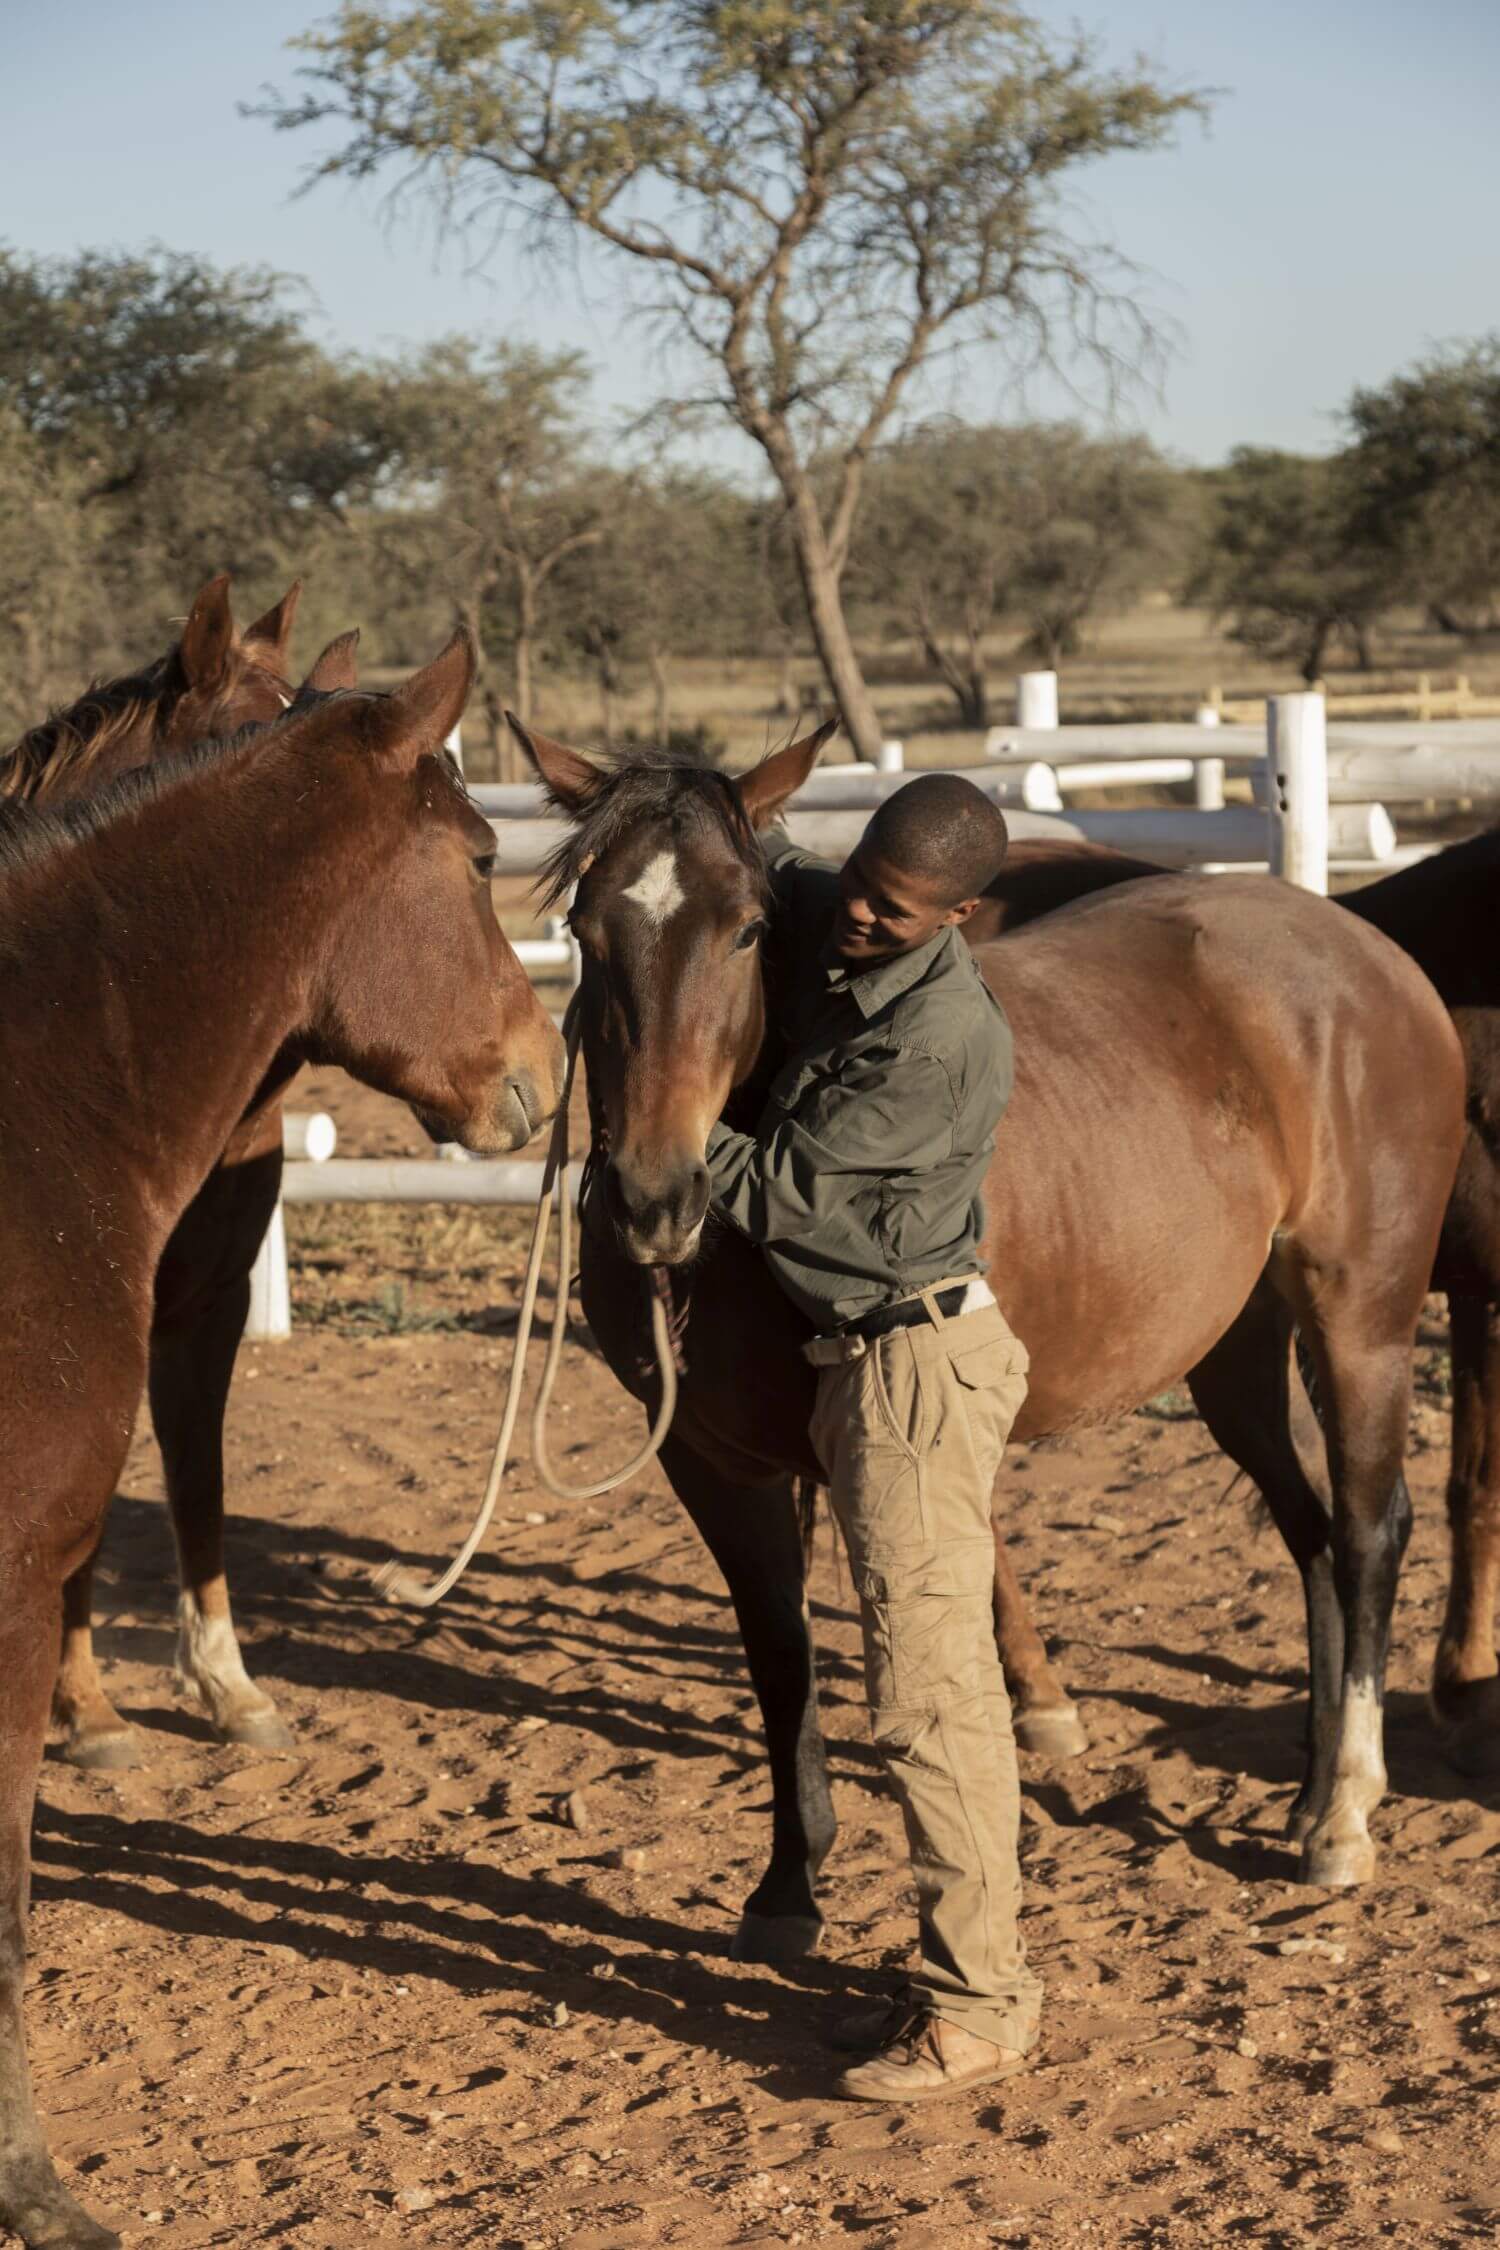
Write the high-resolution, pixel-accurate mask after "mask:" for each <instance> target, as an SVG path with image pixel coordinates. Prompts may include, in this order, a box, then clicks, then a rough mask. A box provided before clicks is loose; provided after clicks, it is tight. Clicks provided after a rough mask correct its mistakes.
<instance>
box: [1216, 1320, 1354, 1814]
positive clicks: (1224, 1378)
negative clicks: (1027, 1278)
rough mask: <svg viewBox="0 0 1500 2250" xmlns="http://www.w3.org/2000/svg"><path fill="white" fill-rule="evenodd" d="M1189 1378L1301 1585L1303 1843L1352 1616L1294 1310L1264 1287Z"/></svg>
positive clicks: (1333, 1747)
mask: <svg viewBox="0 0 1500 2250" xmlns="http://www.w3.org/2000/svg"><path fill="white" fill-rule="evenodd" d="M1187 1380H1188V1388H1189V1390H1190V1391H1191V1392H1192V1395H1193V1403H1194V1404H1195V1406H1196V1407H1197V1409H1198V1411H1199V1413H1200V1414H1201V1415H1202V1417H1203V1419H1204V1421H1205V1423H1206V1424H1207V1426H1208V1430H1209V1434H1210V1436H1211V1437H1212V1438H1213V1439H1214V1442H1215V1443H1216V1444H1217V1445H1220V1446H1222V1447H1223V1449H1224V1451H1225V1452H1226V1453H1227V1454H1228V1455H1229V1458H1230V1460H1231V1461H1233V1462H1235V1463H1236V1464H1237V1466H1238V1467H1240V1468H1242V1469H1243V1470H1244V1471H1245V1473H1246V1475H1247V1476H1249V1477H1250V1478H1252V1479H1253V1481H1254V1482H1255V1484H1256V1485H1258V1487H1259V1488H1260V1492H1261V1496H1262V1498H1263V1499H1264V1500H1265V1503H1266V1506H1267V1507H1268V1508H1269V1509H1270V1511H1271V1516H1272V1519H1273V1521H1274V1522H1275V1525H1276V1528H1277V1530H1278V1531H1279V1532H1280V1533H1281V1536H1282V1538H1283V1539H1284V1540H1285V1542H1286V1545H1287V1548H1288V1550H1289V1552H1290V1554H1291V1557H1292V1560H1293V1561H1294V1562H1295V1563H1296V1565H1297V1569H1298V1572H1299V1574H1300V1576H1301V1579H1302V1599H1303V1604H1304V1607H1305V1609H1306V1613H1307V1682H1308V1698H1307V1724H1306V1730H1305V1735H1304V1743H1305V1749H1306V1766H1305V1769H1304V1774H1303V1781H1302V1786H1301V1788H1300V1789H1299V1790H1298V1792H1297V1795H1296V1797H1295V1798H1294V1799H1293V1801H1292V1804H1291V1808H1290V1810H1289V1812H1288V1815H1287V1833H1288V1835H1289V1836H1291V1837H1292V1839H1293V1840H1294V1841H1295V1842H1297V1843H1301V1842H1302V1841H1303V1840H1304V1839H1305V1838H1306V1836H1307V1835H1308V1833H1309V1831H1310V1830H1311V1829H1312V1827H1313V1824H1314V1822H1315V1821H1316V1820H1317V1818H1318V1816H1319V1814H1320V1813H1321V1812H1322V1810H1323V1808H1324V1806H1325V1805H1326V1804H1327V1802H1328V1800H1329V1797H1330V1796H1331V1794H1332V1791H1333V1784H1334V1768H1335V1761H1336V1756H1337V1751H1338V1739H1339V1735H1338V1718H1339V1699H1340V1694H1341V1691H1342V1686H1343V1677H1344V1619H1343V1612H1342V1611H1341V1609H1340V1606H1339V1598H1338V1592H1337V1589H1336V1587H1335V1584H1334V1569H1333V1554H1332V1548H1331V1543H1330V1524H1329V1513H1328V1507H1327V1505H1326V1502H1325V1498H1324V1494H1325V1492H1326V1490H1327V1471H1326V1464H1325V1460H1324V1446H1323V1438H1322V1433H1321V1431H1320V1430H1319V1428H1318V1425H1317V1421H1316V1418H1315V1417H1314V1415H1313V1411H1312V1408H1311V1405H1310V1404H1309V1402H1308V1398H1307V1393H1306V1391H1305V1390H1304V1389H1303V1386H1302V1381H1301V1378H1300V1376H1299V1375H1298V1373H1297V1370H1296V1364H1295V1361H1294V1359H1293V1356H1292V1314H1291V1311H1290V1309H1289V1308H1288V1306H1286V1305H1285V1304H1284V1303H1283V1302H1282V1301H1281V1299H1280V1298H1279V1297H1278V1296H1276V1294H1275V1293H1274V1291H1273V1290H1272V1289H1271V1288H1270V1287H1269V1286H1268V1285H1267V1284H1266V1283H1265V1282H1262V1283H1261V1284H1260V1286H1259V1287H1258V1288H1257V1290H1256V1292H1255V1294H1254V1296H1253V1297H1252V1298H1251V1299H1250V1302H1249V1303H1248V1305H1246V1307H1245V1309H1244V1311H1243V1312H1242V1313H1241V1314H1240V1316H1239V1319H1238V1320H1237V1321H1235V1323H1234V1325H1233V1326H1232V1327H1231V1328H1230V1329H1229V1330H1228V1331H1227V1333H1226V1334H1225V1335H1223V1336H1222V1337H1221V1338H1220V1339H1219V1341H1218V1343H1217V1344H1215V1346H1214V1348H1213V1350H1212V1351H1211V1352H1209V1353H1208V1354H1207V1356H1206V1357H1205V1358H1204V1359H1202V1360H1200V1361H1199V1363H1198V1365H1197V1366H1196V1367H1195V1368H1193V1370H1192V1371H1191V1373H1190V1374H1189V1376H1188V1379H1187Z"/></svg>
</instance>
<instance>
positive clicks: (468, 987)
mask: <svg viewBox="0 0 1500 2250" xmlns="http://www.w3.org/2000/svg"><path fill="white" fill-rule="evenodd" d="M343 662H344V657H343V656H342V655H341V653H340V652H339V650H338V649H337V646H336V648H335V652H334V655H333V657H332V658H331V660H330V665H329V666H328V667H315V668H314V671H313V673H312V674H311V675H310V676H309V681H308V683H307V686H306V689H305V691H304V693H303V695H302V696H301V697H299V699H298V701H297V702H296V704H295V705H294V706H293V707H292V709H291V710H289V711H288V712H287V713H286V715H285V717H283V718H281V719H279V720H278V721H277V722H276V723H274V724H272V725H271V726H269V727H267V728H264V729H259V730H252V731H251V732H250V733H249V735H248V736H243V737H236V738H232V739H231V740H230V741H229V742H227V743H224V744H219V745H208V746H206V747H205V748H203V749H201V750H199V751H195V752H193V753H191V754H189V755H188V756H187V757H185V758H183V759H180V760H171V761H166V762H162V763H159V764H154V765H152V766H150V767H147V768H145V769H143V770H142V771H140V772H139V773H137V774H133V775H130V776H128V777H127V778H126V779H124V780H123V781H120V782H118V783H115V784H113V785H112V786H111V787H109V788H106V789H105V790H104V791H103V792H102V793H101V794H99V795H98V796H95V797H91V798H89V799H88V800H86V801H85V802H83V803H81V804H78V805H75V806H72V807H69V808H67V809H65V810H63V811H61V812H59V813H57V814H51V815H48V814H40V815H37V816H36V817H35V818H32V819H28V820H26V821H25V822H22V823H19V824H14V825H12V826H10V827H9V828H8V829H6V830H5V831H4V832H3V835H0V962H3V973H4V985H5V1009H4V1015H3V1019H0V1020H3V1028H0V1049H3V1056H4V1064H5V1067H4V1069H3V1070H0V1213H3V1218H0V1227H3V1232H4V1249H5V1255H4V1258H3V1261H0V1299H3V1302H0V1446H3V1450H4V1453H5V1458H6V1461H7V1464H8V1474H9V1480H10V1496H9V1500H8V1504H7V1506H6V1509H5V1511H4V1514H3V1518H0V1583H3V1585H4V1588H5V1602H4V1609H3V1616H0V1671H3V1675H4V1678H5V1683H6V1694H5V1699H4V1706H3V1711H0V2219H3V2220H4V2221H5V2222H7V2223H8V2224H9V2225H10V2226H12V2227H14V2229H15V2230H16V2232H17V2233H18V2234H20V2235H21V2236H22V2237H23V2238H24V2239H25V2240H26V2241H28V2242H30V2243H33V2244H46V2245H48V2246H53V2245H65V2246H68V2250H83V2246H85V2245H88V2246H98V2245H100V2244H104V2243H107V2242H111V2241H113V2239H114V2238H113V2237H112V2236H110V2235H108V2234H107V2233H106V2232H105V2230H103V2229H102V2228H100V2227H98V2226H97V2225H95V2223H94V2222H93V2221H92V2220H91V2219H90V2218H89V2217H88V2215H87V2214H86V2213H85V2212H84V2211H83V2210H82V2209H81V2208H80V2207H79V2205H78V2204H77V2203H76V2202H75V2201H74V2200H73V2198H72V2197H71V2196H70V2195H69V2194H68V2192H67V2191H66V2190H65V2189H64V2188H63V2186H62V2185H61V2183H60V2181H59V2180H58V2178H57V2175H56V2173H55V2172H54V2170H53V2168H52V2164H51V2161H50V2159H49V2157H48V2155H47V2151H46V2147H45V2144H44V2142H43V2139H42V2136H41V2132H40V2129H39V2127H38V2125H37V2122H36V2118H35V2115H34V2112H33V2109H32V2102H31V2091H30V2084H29V2077H28V2073H27V2068H26V2060H25V2047H24V2039H23V2031H22V2020H21V1989H22V1973H23V1965H24V1951H25V1946H24V1918H25V1897H26V1889H27V1858H28V1854H27V1842H28V1833H29V1828H30V1822H31V1810H32V1801H33V1797H34V1794H35V1787H36V1777H37V1771H38V1767H39V1764H40V1760H41V1752H42V1742H43V1737H44V1734H45V1730H46V1725H47V1713H48V1705H49V1701H50V1698H51V1693H52V1686H53V1678H54V1674H55V1671H56V1667H57V1649H58V1637H57V1636H58V1614H59V1604H60V1599H61V1593H62V1587H63V1583H64V1581H65V1579H66V1578H67V1577H68V1575H69V1573H70V1572H71V1571H73V1570H75V1569H76V1568H77V1566H78V1564H79V1563H80V1562H81V1561H82V1560H83V1558H84V1557H85V1556H87V1555H88V1554H90V1553H91V1552H92V1551H93V1547H94V1543H95V1541H96V1540H97V1538H98V1535H99V1528H100V1524H101V1522H102V1519H103V1515H104V1511H105V1509H106V1508H107V1506H108V1503H109V1500H110V1496H111V1494H112V1493H113V1491H114V1489H115V1484H116V1480H117V1478H118V1476H119V1473H120V1469H121V1466H122V1464H123V1462H124V1459H125V1454H126V1450H127V1447H128V1445H129V1442H130V1436H131V1431H132V1427H133V1425H134V1421H135V1415H136V1409H137V1406H138V1403H139V1400H140V1396H141V1391H142V1386H143V1384H144V1382H145V1380H146V1374H147V1366H148V1360H149V1356H150V1350H151V1341H152V1337H151V1329H152V1282H153V1277H154V1275H155V1274H156V1271H157V1267H158V1264H159V1261H160V1259H161V1257H162V1254H163V1251H164V1250H165V1248H166V1246H167V1244H168V1242H169V1241H170V1240H171V1238H172V1234H173V1230H174V1228H175V1227H177V1226H178V1225H179V1224H180V1222H181V1219H182V1214H183V1212H184V1211H185V1210H186V1209H187V1208H188V1206H189V1204H190V1203H191V1201H192V1199H193V1197H194V1196H195V1195H196V1194H197V1193H198V1191H199V1190H200V1189H201V1187H202V1184H203V1182H204V1180H205V1178H206V1177H207V1176H208V1174H209V1173H210V1172H211V1170H212V1169H213V1167H214V1165H215V1164H216V1163H218V1161H219V1159H220V1157H221V1154H222V1152H223V1150H224V1148H225V1146H226V1144H227V1143H228V1141H229V1139H230V1136H231V1134H232V1133H233V1131H234V1128H235V1126H236V1124H237V1122H238V1121H239V1120H240V1119H242V1118H243V1117H244V1116H245V1115H246V1113H247V1111H248V1110H249V1109H250V1107H251V1105H252V1103H253V1101H254V1099H255V1096H256V1093H257V1090H258V1089H259V1088H260V1087H262V1086H263V1085H264V1084H265V1082H266V1079H267V1076H268V1074H269V1073H270V1072H271V1071H272V1070H273V1068H274V1067H275V1066H276V1065H277V1063H278V1058H282V1057H284V1056H286V1055H287V1054H289V1053H290V1054H291V1055H293V1056H295V1057H305V1058H306V1059H308V1060H312V1061H318V1062H326V1063H331V1064H337V1065H339V1066H341V1067H342V1068H344V1069H346V1070H349V1071H351V1072H352V1073H353V1074H354V1075H355V1076H356V1077H358V1078H361V1079H363V1080H364V1081H365V1082H366V1083H367V1084H369V1085H371V1086H374V1087H376V1088H377V1089H378V1090H379V1091H381V1092H383V1093H386V1094H391V1095H394V1096H395V1097H397V1098H398V1099H399V1100H402V1101H405V1102H407V1103H408V1104H410V1105H411V1107H412V1108H413V1109H414V1110H415V1111H416V1112H417V1114H418V1115H419V1116H420V1117H421V1119H422V1120H423V1121H424V1123H426V1124H427V1125H428V1126H429V1127H430V1128H431V1129H435V1130H438V1131H440V1132H441V1133H442V1134H443V1136H444V1137H445V1138H447V1139H451V1140H457V1141H461V1142H463V1143H464V1144H465V1145H466V1146H468V1147H469V1148H472V1149H475V1150H477V1151H480V1152H483V1153H486V1154H490V1153H496V1152H501V1151H506V1150H510V1149H513V1148H516V1147H518V1146H520V1145H521V1143H522V1142H524V1141H525V1140H526V1139H528V1138H529V1137H530V1135H531V1133H532V1132H533V1131H534V1130H535V1128H536V1126H537V1125H538V1124H540V1123H541V1122H542V1120H543V1119H544V1118H545V1117H546V1116H548V1115H549V1114H550V1113H551V1111H552V1110H553V1109H554V1108H555V1107H556V1103H557V1099H558V1096H559V1093H560V1090H561V1076H562V1043H561V1041H560V1039H559V1038H558V1035H557V1032H556V1030H555V1029H554V1027H553V1025H552V1023H551V1021H550V1020H549V1018H548V1017H547V1015H546V1014H545V1012H544V1011H543V1009H542V1007H541V1005H540V1003H539V1002H538V1000H537V998H536V995H535V994H534V993H533V991H532V989H531V987H530V985H529V984H528V983H527V981H526V978H525V976H524V974H523V973H522V970H521V967H520V964H519V963H518V962H517V960H516V958H515V955H514V954H513V953H512V952H511V950H510V948H509V946H508V945H507V944H506V942H505V940H504V938H503V937H502V936H501V933H500V930H499V927H498V924H497V923H496V920H495V914H494V908H493V904H492V901H491V895H490V875H491V871H492V867H493V859H494V838H493V835H492V833H491V831H490V829H489V826H488V824H487V823H486V822H485V821H484V820H483V819H482V818H481V817H480V815H479V814H478V812H477V811H476V810H475V809H474V807H473V805H472V804H471V803H470V801H469V799H468V797H467V795H466V793H465V791H464V789H463V786H462V783H461V781H460V779H459V777H458V774H457V772H456V770H455V768H454V767H453V765H452V762H451V760H450V759H448V757H447V756H446V755H445V753H444V751H443V742H444V738H445V737H446V735H447V734H448V732H449V731H450V729H451V728H452V727H453V726H454V724H455V723H456V721H457V719H458V716H459V714H460V712H461V711H462V709H463V705H464V702H465V699H466V697H467V695H468V692H469V687H470V685H471V682H472V679H473V671H474V658H473V650H472V647H471V645H470V643H469V642H468V641H467V639H466V638H464V637H462V636H460V637H456V638H455V639H454V640H453V641H452V642H451V643H450V644H449V646H448V648H447V649H445V650H444V652H443V653H442V655H441V656H439V657H438V658H437V659H436V660H435V661H434V662H433V663H432V664H430V665H429V666H427V668H426V669H425V670H424V671H422V672H419V673H417V674H416V675H415V676H414V677H413V678H412V679H411V680H409V681H408V682H407V683H406V684H405V686H404V687H402V688H400V689H398V690H397V691H396V692H395V693H394V694H391V695H368V694H358V693H354V692H350V691H347V690H345V691H337V692H332V693H327V692H324V691H325V689H326V688H327V686H328V680H329V676H330V672H332V673H333V674H334V675H335V676H337V675H338V673H339V672H340V669H341V666H342V664H343ZM231 994H232V995H233V1001H232V1005H228V1004H226V995H231Z"/></svg>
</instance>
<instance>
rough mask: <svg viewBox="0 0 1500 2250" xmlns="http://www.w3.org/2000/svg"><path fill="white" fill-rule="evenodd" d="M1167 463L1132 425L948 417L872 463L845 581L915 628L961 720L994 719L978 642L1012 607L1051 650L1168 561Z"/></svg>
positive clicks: (1062, 649)
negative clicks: (1093, 427)
mask: <svg viewBox="0 0 1500 2250" xmlns="http://www.w3.org/2000/svg"><path fill="white" fill-rule="evenodd" d="M1172 499H1173V479H1172V472H1171V470H1170V468H1169V467H1168V465H1167V463H1166V462H1165V461H1164V460H1163V459H1162V457H1161V455H1160V454H1159V453H1158V452H1157V451H1156V449H1155V448H1154V447H1153V446H1152V445H1151V444H1150V443H1149V442H1148V441H1147V440H1146V439H1145V438H1141V437H1091V436H1090V435H1089V434H1088V432H1087V431H1085V430H1081V429H1079V428H1077V427H1076V426H1075V425H1073V424H1072V423H1067V422H1052V423H1029V424H1022V425H1020V426H1017V427H1015V428H994V427H990V428H983V427H981V428H975V427H972V426H970V425H968V424H965V423H945V424H940V425H937V426H935V427H933V428H930V429H926V430H919V431H915V432H913V433H911V434H910V435H909V436H907V437H905V438H901V439H898V440H897V441H896V442H895V443H893V444H891V445H888V446H883V447H881V449H880V450H879V452H878V453H877V454H876V456H875V459H874V461H873V462H872V464H871V472H870V492H869V500H868V503H867V507H866V513H865V520H864V523H863V525H862V527H861V532H860V536H859V538H858V540H857V541H856V545H855V557H854V563H855V573H856V575H855V579H854V582H853V583H854V586H855V589H856V590H857V591H859V592H864V591H865V590H866V589H868V593H869V595H870V596H871V597H872V598H873V599H874V600H875V602H876V603H877V604H878V605H879V608H880V610H881V611H882V612H883V614H884V617H885V619H886V621H887V622H895V623H897V624H899V626H900V628H901V629H902V630H904V631H909V632H912V633H914V634H915V635H916V637H917V640H918V642H919V644H920V646H921V648H922V652H923V654H924V656H925V657H926V659H927V662H928V664H929V665H930V667H931V668H932V670H933V671H934V672H935V673H936V674H937V676H938V678H939V679H941V680H942V682H943V684H944V686H945V687H946V688H947V689H948V690H949V692H950V693H951V694H952V696H953V698H954V700H955V702H956V703H957V705H958V713H959V718H960V720H961V722H962V723H963V724H964V725H965V726H970V727H985V726H988V724H989V683H988V678H987V675H986V659H985V642H986V638H987V636H988V635H989V634H991V633H992V632H993V631H994V630H995V628H996V627H997V626H998V625H999V624H1000V623H1001V622H1002V620H1005V619H1010V620H1019V621H1020V622H1021V623H1022V624H1023V625H1024V627H1025V629H1026V633H1027V645H1028V647H1029V648H1030V649H1031V650H1033V651H1034V652H1035V653H1036V654H1038V655H1039V656H1041V657H1043V658H1044V659H1045V660H1046V662H1047V663H1048V664H1051V665H1056V664H1057V662H1058V661H1059V659H1060V658H1062V657H1063V656H1066V655H1068V654H1070V653H1071V652H1072V651H1073V650H1074V649H1076V648H1077V646H1078V641H1079V635H1080V631H1081V628H1082V626H1083V624H1084V623H1085V621H1086V620H1087V619H1088V618H1089V617H1091V616H1093V615H1095V614H1097V612H1098V611H1099V610H1101V609H1103V608H1104V607H1106V606H1107V605H1108V604H1109V603H1111V602H1119V601H1122V600H1125V599H1127V598H1128V597H1129V596H1130V595H1132V594H1135V593H1138V592H1139V591H1140V590H1141V588H1142V587H1143V586H1145V585H1147V584H1149V583H1150V581H1151V579H1152V578H1153V576H1155V575H1157V574H1159V573H1160V572H1161V571H1162V570H1163V569H1164V568H1165V565H1166V554H1165V546H1164V539H1163V533H1164V530H1165V527H1166V524H1167V520H1168V518H1169V515H1170V513H1171V508H1172Z"/></svg>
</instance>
